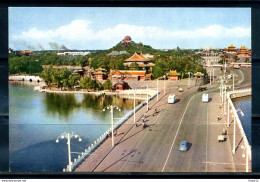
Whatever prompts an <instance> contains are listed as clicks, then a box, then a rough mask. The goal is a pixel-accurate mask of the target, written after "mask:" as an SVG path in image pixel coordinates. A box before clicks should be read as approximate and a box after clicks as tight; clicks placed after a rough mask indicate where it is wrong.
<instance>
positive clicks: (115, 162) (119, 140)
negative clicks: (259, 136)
mask: <svg viewBox="0 0 260 182" xmlns="http://www.w3.org/2000/svg"><path fill="white" fill-rule="evenodd" d="M160 88H161V89H163V88H162V87H160ZM176 88H177V86H176ZM176 88H175V89H174V86H173V88H172V90H171V93H175V94H176V95H177V98H182V101H181V103H180V104H174V105H171V106H169V104H167V98H168V94H166V95H165V96H163V90H160V91H161V94H160V95H159V102H157V99H156V97H155V98H154V99H153V100H152V101H150V102H149V108H150V110H149V111H148V112H147V118H146V119H145V122H146V123H147V124H148V125H149V127H148V128H146V129H143V127H142V121H141V118H142V116H143V115H144V113H146V111H147V107H146V105H145V106H144V107H142V108H141V109H140V110H139V111H138V112H137V113H136V121H137V126H136V125H134V119H133V116H132V117H131V118H129V119H128V120H127V121H126V122H125V123H124V124H123V125H122V126H121V127H119V128H118V129H117V135H116V136H115V138H114V140H115V144H116V145H115V147H114V148H113V147H112V146H111V138H108V139H107V140H106V141H104V142H103V143H102V144H101V145H100V146H99V148H97V149H96V150H95V151H94V152H93V153H92V154H91V155H90V156H89V157H88V158H87V159H86V160H85V161H84V162H83V163H82V164H81V165H79V167H78V168H76V169H75V171H76V172H87V171H88V172H93V171H95V172H99V171H102V172H104V171H113V172H123V171H128V172H134V171H136V172H145V171H147V172H161V171H162V168H163V169H165V171H173V172H180V171H183V172H245V158H242V153H243V150H242V148H241V145H242V144H243V141H242V140H241V136H240V133H239V129H238V127H237V129H236V133H237V134H236V144H237V146H238V147H237V150H236V154H232V144H233V143H232V140H233V138H232V136H233V135H232V134H233V133H232V131H233V130H232V129H233V127H232V126H233V125H232V123H231V126H229V127H228V128H227V124H226V119H225V117H224V113H223V108H220V107H219V103H220V95H219V93H216V91H212V90H209V93H210V98H211V99H210V102H209V103H202V102H201V95H202V93H198V92H196V90H197V88H196V87H194V88H192V89H190V90H189V91H188V92H186V89H187V87H184V90H185V92H182V93H180V92H177V89H176ZM187 93H190V94H192V93H193V94H194V95H195V94H196V97H195V98H194V99H189V98H191V97H190V96H188V95H187ZM185 94H186V96H187V97H185V99H186V101H183V99H184V95H185ZM188 101H189V102H188ZM190 101H191V102H190ZM178 102H179V101H178ZM196 105H197V106H198V107H200V109H202V110H200V109H195V110H194V109H192V108H194V106H196ZM186 106H187V107H186ZM155 108H156V109H157V110H159V111H160V112H159V113H157V114H156V115H155V116H153V113H154V110H155ZM185 108H186V109H187V108H188V109H187V112H186V113H185V111H186V109H185ZM172 109H174V110H172ZM173 111H174V112H175V113H172V112H173ZM170 113H172V115H170ZM177 113H179V115H180V116H179V119H176V121H175V120H174V117H173V116H174V115H175V116H177V115H176V114H177ZM182 115H183V116H182ZM218 115H219V116H220V117H221V118H222V119H220V120H218V119H217V116H218ZM181 116H182V119H183V118H184V121H183V123H181V122H179V121H182V120H180V118H181ZM230 117H231V116H230ZM169 121H170V122H171V123H169ZM231 121H232V120H231ZM189 123H191V124H189ZM192 123H194V124H192ZM167 127H168V128H169V129H167ZM179 129H180V132H178V131H179ZM223 129H227V135H226V137H227V140H226V141H225V142H223V143H222V142H220V143H219V142H218V139H217V138H218V135H220V134H222V131H223ZM162 131H164V132H162ZM176 137H177V139H176V140H177V141H178V142H175V143H173V144H174V146H171V142H172V140H173V139H174V138H176ZM190 137H193V138H190ZM184 138H189V141H191V142H192V145H193V146H192V148H191V150H190V151H188V152H187V153H185V154H184V153H180V152H179V151H178V145H179V140H181V139H184ZM151 144H153V145H151ZM148 148H150V149H148ZM153 148H154V149H153ZM172 149H173V150H172ZM167 154H168V155H169V156H168V157H169V158H168V157H167ZM166 157H167V160H166V163H165V161H164V160H165V159H166ZM176 157H177V158H178V157H179V158H183V157H184V158H183V161H179V162H178V160H177V158H176ZM156 159H157V160H156ZM158 160H162V161H158ZM156 161H157V162H156ZM167 161H168V162H167ZM163 164H166V166H165V165H164V166H163ZM181 165H184V166H183V167H181ZM185 165H187V166H185ZM167 166H168V167H167ZM250 166H251V164H250ZM250 170H251V167H250V168H249V171H250ZM163 171H164V170H163Z"/></svg>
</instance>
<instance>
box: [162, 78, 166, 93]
mask: <svg viewBox="0 0 260 182" xmlns="http://www.w3.org/2000/svg"><path fill="white" fill-rule="evenodd" d="M163 78H164V91H163V94H164V95H165V79H166V76H165V75H164V76H163Z"/></svg>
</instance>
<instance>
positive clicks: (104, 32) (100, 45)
mask: <svg viewBox="0 0 260 182" xmlns="http://www.w3.org/2000/svg"><path fill="white" fill-rule="evenodd" d="M125 35H130V36H131V37H132V38H133V40H134V41H136V42H139V41H142V42H143V43H145V44H147V43H148V42H149V43H154V45H163V42H164V41H167V42H169V41H172V42H185V41H190V40H191V39H192V40H193V41H200V40H202V39H212V40H224V39H227V38H229V39H231V40H237V39H239V38H247V39H249V38H250V36H251V27H233V28H227V27H223V26H222V25H210V26H208V27H202V28H198V29H189V30H171V29H165V28H162V27H157V26H136V25H130V24H118V25H116V26H115V27H111V28H106V29H101V30H98V31H94V30H93V28H92V27H91V22H90V21H87V20H74V21H72V22H71V23H70V24H68V25H64V26H61V27H59V28H57V29H52V30H38V29H37V28H32V29H30V30H28V31H26V32H22V33H21V34H20V35H14V36H11V41H12V42H15V41H17V42H19V41H20V42H21V41H27V42H31V43H34V44H35V45H37V44H38V43H40V44H41V45H45V47H46V46H47V45H48V43H49V42H57V43H59V44H65V45H67V47H69V48H76V49H107V48H110V47H111V46H113V45H114V44H115V43H117V42H119V41H120V40H122V39H123V37H124V36H125ZM93 45H95V46H96V47H92V46H93ZM154 45H151V46H154ZM15 46H16V47H19V45H15ZM166 47H167V45H165V47H157V48H166Z"/></svg>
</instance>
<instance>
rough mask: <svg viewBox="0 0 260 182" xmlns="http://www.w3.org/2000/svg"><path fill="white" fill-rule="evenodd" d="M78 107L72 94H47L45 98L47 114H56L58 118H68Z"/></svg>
mask: <svg viewBox="0 0 260 182" xmlns="http://www.w3.org/2000/svg"><path fill="white" fill-rule="evenodd" d="M80 106H81V105H80V104H79V103H77V101H76V99H75V96H74V95H72V94H53V93H47V94H46V97H45V108H46V110H47V113H49V114H50V113H51V114H57V113H58V114H59V115H60V116H63V117H65V118H68V117H69V115H70V114H71V112H72V111H73V110H74V109H75V108H79V107H80Z"/></svg>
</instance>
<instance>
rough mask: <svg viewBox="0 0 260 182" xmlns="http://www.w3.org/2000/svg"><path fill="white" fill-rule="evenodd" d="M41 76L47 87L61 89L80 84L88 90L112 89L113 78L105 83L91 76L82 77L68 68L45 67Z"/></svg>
mask: <svg viewBox="0 0 260 182" xmlns="http://www.w3.org/2000/svg"><path fill="white" fill-rule="evenodd" d="M41 77H42V78H43V80H44V81H45V83H46V85H47V87H57V88H60V89H61V90H62V89H63V88H66V89H70V90H71V89H73V88H74V87H75V86H80V87H81V88H83V89H87V90H95V91H96V90H104V89H105V90H109V89H112V82H111V80H109V79H108V80H106V82H105V83H104V84H102V83H100V82H99V81H97V80H93V79H91V78H90V77H87V76H86V77H82V78H80V76H79V75H77V74H74V73H72V72H71V71H70V70H68V69H53V68H45V69H44V70H43V71H42V73H41Z"/></svg>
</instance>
